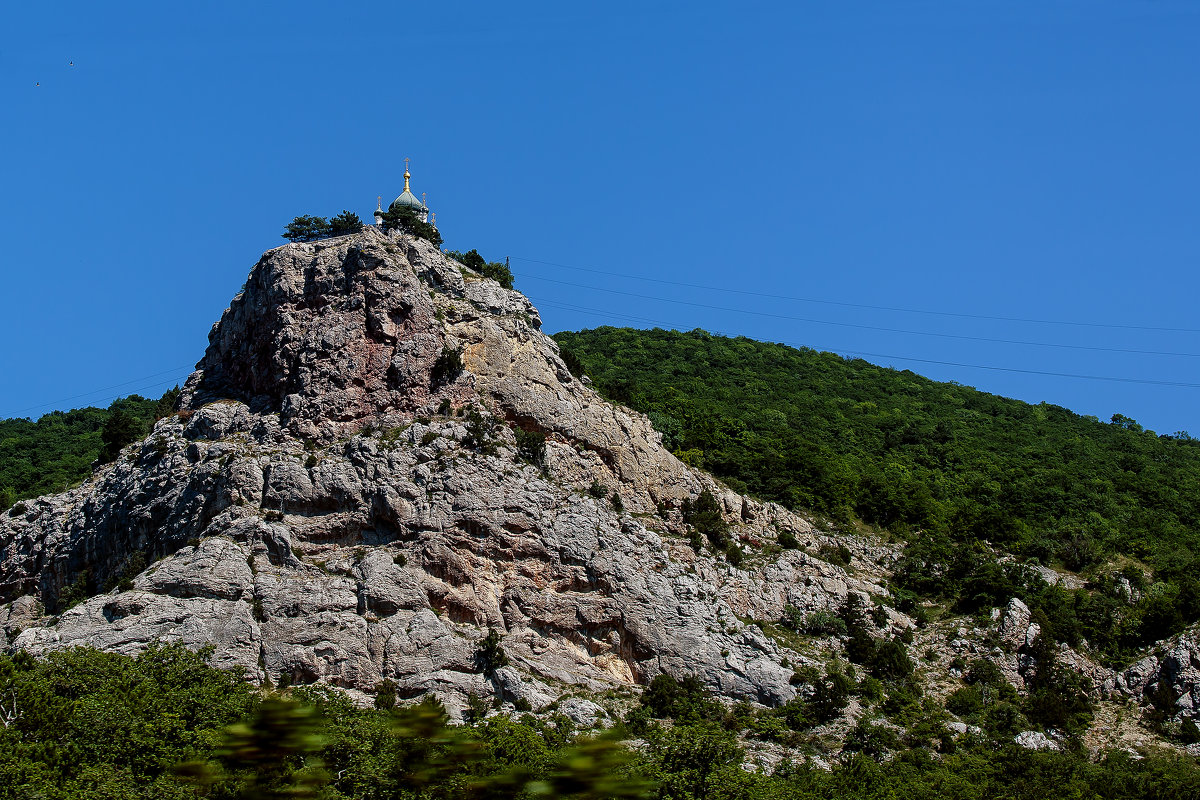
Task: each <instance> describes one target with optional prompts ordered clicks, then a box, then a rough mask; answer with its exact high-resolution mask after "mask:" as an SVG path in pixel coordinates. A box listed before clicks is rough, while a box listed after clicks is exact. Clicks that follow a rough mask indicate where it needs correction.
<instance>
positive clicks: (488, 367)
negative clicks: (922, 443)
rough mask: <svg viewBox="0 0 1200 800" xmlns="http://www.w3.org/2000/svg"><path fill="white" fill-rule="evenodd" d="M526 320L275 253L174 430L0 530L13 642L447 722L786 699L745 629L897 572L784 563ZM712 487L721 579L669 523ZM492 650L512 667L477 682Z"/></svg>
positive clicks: (480, 301) (782, 526) (320, 251)
mask: <svg viewBox="0 0 1200 800" xmlns="http://www.w3.org/2000/svg"><path fill="white" fill-rule="evenodd" d="M540 324H541V323H540V319H539V317H538V314H537V311H536V309H534V308H533V307H532V306H531V305H530V303H529V301H528V300H526V299H525V298H524V297H523V296H522V295H520V294H518V293H517V292H513V291H509V290H506V289H503V288H502V287H500V286H499V285H497V284H496V283H494V282H492V281H489V280H485V279H483V278H481V277H480V276H478V275H475V274H474V273H472V272H471V271H470V270H468V269H466V268H465V267H461V266H460V265H458V264H457V263H456V262H453V261H450V260H448V259H447V258H446V257H445V256H443V255H442V254H441V253H440V252H438V251H437V250H436V249H435V248H433V247H432V246H431V245H429V244H428V243H427V242H424V241H422V240H412V239H407V238H404V237H398V236H391V237H389V236H386V235H384V234H382V233H380V232H379V231H378V230H376V229H374V228H367V229H365V230H364V231H363V232H362V233H359V234H356V235H353V236H346V237H341V238H337V239H330V240H326V241H324V242H318V243H310V244H292V245H287V246H284V247H281V248H278V249H275V250H272V251H269V252H268V253H266V254H265V255H264V256H263V257H262V259H261V260H260V261H259V262H258V263H257V264H256V265H255V267H254V269H253V271H252V272H251V274H250V276H249V278H248V280H247V282H246V286H245V288H244V289H243V291H242V292H241V293H240V294H238V296H237V297H235V298H234V300H233V302H232V303H231V305H230V307H229V308H228V309H227V310H226V311H225V313H224V315H223V316H222V318H221V320H220V321H219V322H218V323H217V324H216V325H215V326H214V328H213V330H212V332H211V333H210V336H209V340H210V345H209V347H208V350H207V352H206V353H205V355H204V358H203V359H202V360H201V361H200V363H199V364H198V367H197V370H196V372H195V373H194V374H193V375H192V376H191V378H190V379H189V380H188V382H187V385H186V387H185V390H184V393H183V395H182V397H181V399H180V407H179V409H178V411H177V413H175V414H174V415H173V416H171V417H168V418H165V419H163V420H160V421H159V422H158V423H157V424H156V425H155V427H154V430H153V431H152V432H151V434H150V435H149V436H148V437H147V438H146V439H145V440H144V441H142V442H140V443H138V444H136V445H131V446H130V447H128V448H126V449H125V451H124V452H123V453H122V455H121V457H120V458H119V459H118V460H117V462H116V463H114V464H111V465H108V466H105V467H103V468H101V469H100V470H99V471H98V472H97V473H96V474H95V475H94V476H93V477H92V479H90V480H89V481H88V482H86V483H85V484H84V485H82V486H80V487H78V488H76V489H73V490H71V491H69V492H66V493H63V494H60V495H54V496H48V497H42V498H38V499H37V500H34V501H27V502H26V503H23V504H20V505H18V506H16V507H14V508H13V509H11V510H9V511H8V512H7V513H0V604H3V605H0V623H2V629H3V632H4V636H5V640H6V642H7V644H8V645H9V646H10V647H24V648H27V649H28V650H30V651H31V652H34V653H39V652H44V651H47V650H51V649H55V648H62V647H70V646H74V645H91V646H95V647H101V648H104V649H108V650H114V651H118V652H124V653H133V652H136V651H138V650H140V649H141V648H144V647H145V646H146V645H147V644H149V643H150V642H152V641H154V640H156V639H162V640H173V641H182V642H184V643H186V644H187V645H188V646H193V647H201V646H204V645H212V646H213V647H214V660H215V662H216V663H218V664H220V665H223V666H228V667H231V668H232V667H239V668H242V669H243V670H245V672H246V674H247V675H248V677H250V678H252V679H257V680H268V679H269V680H272V681H279V680H286V681H289V682H291V683H306V682H316V681H322V682H326V683H330V684H334V685H338V686H342V687H346V688H347V689H351V690H359V691H368V692H369V691H372V690H373V689H374V687H375V686H377V685H378V683H379V682H380V681H382V680H385V679H389V680H392V681H394V682H395V683H396V684H397V686H398V692H399V694H400V696H402V697H416V696H418V695H421V694H424V693H427V692H437V693H439V695H441V696H442V697H443V699H444V700H445V702H446V703H447V705H448V706H449V707H450V709H451V710H452V711H456V710H458V709H461V708H462V707H463V705H464V704H465V702H466V698H467V696H468V695H470V694H474V695H496V696H499V697H500V698H502V699H503V700H505V701H508V702H516V701H518V700H524V701H525V702H528V703H530V705H532V706H535V707H536V706H538V705H544V704H546V703H549V702H551V701H553V700H554V699H556V698H558V697H560V696H561V695H563V694H564V693H567V692H572V691H577V690H580V689H583V690H595V691H599V690H603V689H607V688H611V687H614V686H621V685H629V684H633V683H643V682H646V681H648V680H649V679H650V678H652V677H653V676H654V675H656V674H658V673H660V672H668V673H671V674H673V675H676V676H682V675H684V674H695V675H697V676H699V677H700V678H701V680H702V681H703V682H704V684H705V685H706V686H708V687H709V688H711V689H713V690H714V691H716V692H718V693H720V694H723V695H725V696H728V697H736V698H745V699H749V700H752V701H757V702H761V703H765V704H778V703H782V702H786V701H787V700H789V699H790V698H792V697H793V696H794V695H795V689H794V688H793V687H792V686H791V685H790V684H789V679H790V678H791V676H792V673H793V669H794V667H796V666H799V665H801V664H804V663H806V658H805V657H804V656H803V655H801V654H798V653H795V652H792V651H790V650H787V649H786V648H784V647H782V646H781V645H779V644H778V643H776V641H774V640H773V639H772V638H770V637H769V636H768V635H766V634H765V633H764V631H763V629H761V628H760V627H759V626H758V625H756V624H755V623H754V621H755V620H767V621H776V620H778V619H779V617H780V615H781V613H782V610H783V607H784V606H785V605H787V604H790V605H793V606H795V607H797V608H800V609H803V610H809V611H811V610H818V609H834V608H836V607H838V606H839V605H840V604H841V602H842V600H843V598H844V597H845V595H846V593H847V592H849V591H856V592H862V593H869V594H871V595H874V596H876V597H880V596H883V597H886V596H887V591H886V589H885V588H884V587H883V586H882V585H881V575H882V574H883V573H884V572H885V570H886V567H887V566H888V564H889V563H890V562H891V560H893V559H894V558H895V557H896V551H895V550H894V549H892V548H890V547H888V546H884V545H873V544H871V543H870V542H869V541H868V540H865V539H863V538H859V537H855V538H848V539H846V540H844V543H845V544H846V546H847V547H849V548H850V550H851V552H852V554H853V565H852V566H853V576H852V575H851V574H849V573H848V572H847V571H846V570H843V569H842V568H840V567H837V566H834V565H832V564H829V563H826V562H824V561H822V560H820V559H818V558H816V557H815V556H813V555H811V554H810V553H809V552H804V551H794V550H793V551H782V553H781V552H780V551H779V549H778V548H777V547H774V545H773V543H774V542H775V540H776V538H777V536H778V534H779V532H781V531H788V532H790V533H791V534H793V535H794V536H795V537H796V538H797V539H798V540H799V541H800V543H801V544H802V545H804V546H805V548H806V550H808V551H811V552H815V551H816V550H817V549H818V548H819V546H820V545H821V544H823V543H827V542H828V541H829V538H830V537H829V535H828V534H824V533H820V532H818V531H816V530H815V529H814V528H813V526H812V525H811V524H810V523H809V522H807V521H806V520H803V519H801V518H798V517H796V516H794V515H792V514H790V513H789V512H787V511H786V510H785V509H783V508H781V507H779V506H776V505H773V504H760V503H757V502H754V501H752V500H749V499H746V498H742V497H740V496H738V495H736V494H735V493H733V492H730V491H729V490H728V489H725V488H724V487H722V486H720V485H719V484H717V483H716V482H715V481H713V479H712V478H711V477H709V476H707V475H705V474H703V473H700V472H697V471H694V470H692V469H690V468H689V467H687V466H685V465H684V464H682V463H681V462H680V461H678V460H677V459H676V458H675V457H674V456H672V455H671V454H670V453H668V452H667V451H666V450H665V449H664V448H663V447H662V445H661V437H660V436H659V434H657V433H656V432H655V431H654V430H653V428H652V427H651V425H650V423H649V420H648V419H647V418H646V417H644V416H642V415H640V414H637V413H635V412H632V411H630V410H628V409H625V408H621V407H618V406H614V405H611V404H609V403H607V402H605V401H603V400H602V399H601V398H600V397H599V396H598V395H597V394H596V393H595V392H594V391H592V390H591V389H590V388H588V387H587V386H585V385H584V384H583V383H582V382H581V381H580V380H578V379H576V378H574V377H573V376H572V375H571V374H570V372H569V371H568V370H567V368H566V366H565V364H564V363H563V361H562V359H561V358H560V357H559V354H558V348H557V346H556V344H555V343H554V341H553V340H552V339H550V338H549V337H547V336H546V335H544V334H542V333H541V331H540V330H539V328H540ZM446 354H459V360H460V361H461V363H462V366H463V370H462V371H461V373H459V374H455V371H454V370H453V369H447V368H446V367H447V365H448V364H451V363H452V361H453V359H452V358H448V356H447V355H446ZM531 432H532V434H534V436H533V437H532V438H531V436H530V434H531ZM518 436H520V437H523V438H522V439H521V440H520V441H519V440H518ZM540 436H544V437H545V438H544V452H539V448H538V447H537V441H536V440H537V438H538V437H540ZM704 490H707V491H710V492H712V493H713V494H714V496H715V497H716V498H718V500H719V501H720V502H721V504H722V506H723V508H724V510H725V512H726V513H725V516H726V520H727V522H728V523H729V525H730V530H731V534H732V536H733V538H734V539H735V541H736V542H737V543H738V544H739V545H740V546H741V547H742V548H743V550H744V552H745V553H746V556H745V558H744V560H743V562H742V564H741V566H740V567H739V568H735V567H733V566H731V565H730V564H729V563H727V562H726V561H725V559H724V558H723V557H721V556H717V555H714V554H713V553H712V552H710V551H706V552H704V553H702V554H697V553H696V552H694V551H693V549H692V548H691V546H689V544H688V541H687V536H686V533H687V530H686V525H685V523H684V520H683V518H682V514H681V506H682V503H683V501H684V500H686V499H694V498H696V497H697V496H698V495H699V494H700V492H702V491H704ZM145 565H148V566H145ZM72 594H78V595H90V597H88V599H86V600H85V601H84V602H82V603H80V604H78V605H75V606H74V607H71V608H66V607H65V606H66V605H67V604H66V603H65V602H63V601H64V599H65V598H66V597H68V596H71V595H72ZM909 624H911V623H910V622H909V621H908V619H907V618H906V617H904V615H902V614H897V613H894V612H892V613H890V621H889V625H898V626H906V625H909ZM489 630H495V631H498V632H500V633H501V634H503V635H504V640H503V648H504V650H505V652H506V653H507V655H508V657H509V660H510V664H509V666H508V667H504V668H502V669H496V670H490V669H487V668H485V665H482V664H481V663H480V647H479V643H480V640H481V639H482V638H483V637H484V635H485V634H486V633H487V632H488V631H489ZM785 664H786V666H785ZM570 707H571V709H572V710H573V711H574V712H576V714H577V715H578V716H579V717H580V718H581V719H582V718H583V717H590V716H592V715H593V712H594V709H592V708H590V706H588V705H585V704H583V703H579V702H575V703H572V704H570Z"/></svg>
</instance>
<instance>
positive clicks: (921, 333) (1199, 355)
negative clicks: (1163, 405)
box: [522, 274, 1200, 358]
mask: <svg viewBox="0 0 1200 800" xmlns="http://www.w3.org/2000/svg"><path fill="white" fill-rule="evenodd" d="M522 277H523V278H527V279H531V280H535V281H546V282H548V283H559V284H562V285H563V286H571V287H573V288H576V289H588V290H589V291H594V292H608V293H609V294H618V295H623V296H625V297H637V298H640V299H642V300H654V301H657V302H660V303H675V304H677V305H684V306H694V307H696V308H707V309H710V310H713V311H728V312H732V313H735V314H753V315H755V316H760V317H771V318H774V319H786V320H790V321H793V322H807V323H809V324H812V325H833V326H836V327H839V328H857V329H859V330H867V331H879V332H882V333H902V334H907V335H910V336H931V337H934V338H938V339H958V340H962V341H969V342H990V343H992V344H1014V345H1020V346H1023V347H1054V348H1058V349H1062V350H1088V351H1092V352H1099V353H1127V354H1132V355H1142V356H1175V357H1180V358H1200V353H1177V352H1172V351H1164V350H1138V349H1134V348H1125V347H1097V346H1094V345H1086V344H1063V343H1061V342H1032V341H1027V340H1022V339H997V338H994V337H990V336H969V335H967V334H961V333H935V332H933V331H914V330H908V329H905V328H887V327H883V326H880V325H863V324H861V323H856V322H836V321H834V320H824V319H813V318H811V317H797V316H793V315H791V314H776V313H772V312H770V311H752V310H750V309H745V308H730V307H728V306H717V305H712V304H711V303H697V302H694V301H691V300H676V299H673V298H670V297H655V296H653V295H647V294H639V293H637V292H627V291H624V290H622V289H608V288H605V287H603V286H588V285H586V284H582V283H572V282H571V281H564V280H560V279H558V278H544V277H541V276H539V275H529V274H526V275H523V276H522Z"/></svg>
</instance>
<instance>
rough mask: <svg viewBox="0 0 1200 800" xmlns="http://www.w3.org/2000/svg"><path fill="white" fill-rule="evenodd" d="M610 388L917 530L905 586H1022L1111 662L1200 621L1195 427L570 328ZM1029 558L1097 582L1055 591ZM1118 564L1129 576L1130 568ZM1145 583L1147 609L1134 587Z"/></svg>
mask: <svg viewBox="0 0 1200 800" xmlns="http://www.w3.org/2000/svg"><path fill="white" fill-rule="evenodd" d="M555 339H556V340H557V341H558V342H559V344H560V345H561V347H562V349H563V354H564V358H565V359H566V360H567V362H568V365H569V366H571V367H572V369H573V370H575V371H577V372H578V371H581V370H582V371H586V373H587V374H588V375H589V376H590V377H591V379H592V380H593V381H594V382H595V384H596V386H597V388H598V389H599V390H600V391H601V393H603V394H604V395H605V396H606V397H608V398H609V399H612V400H615V401H618V402H621V403H625V404H627V405H629V406H630V407H632V408H634V409H636V410H638V411H642V412H644V413H647V414H648V415H649V416H650V419H651V421H652V422H653V423H654V425H655V427H656V428H657V429H658V430H659V431H660V432H662V434H663V441H664V443H665V444H666V446H667V447H668V448H670V449H671V450H672V451H674V452H675V453H676V454H677V455H678V456H679V457H680V458H682V459H683V460H684V461H687V462H688V463H691V464H693V465H696V466H700V467H703V468H704V469H707V470H709V471H710V472H712V473H713V474H715V475H717V476H719V477H721V478H722V479H724V480H725V481H726V482H727V483H729V484H730V485H731V486H732V487H734V488H735V489H738V490H741V491H745V492H748V493H750V494H752V495H756V496H758V497H761V498H765V499H770V500H775V501H778V502H780V503H783V504H785V505H787V506H789V507H791V508H796V509H808V510H812V511H815V512H817V513H819V514H822V515H825V516H827V517H829V518H830V519H832V520H834V521H835V522H841V523H843V524H846V525H851V524H855V523H857V522H860V521H861V522H865V523H868V524H872V525H876V526H879V527H880V528H885V529H888V530H890V531H892V532H893V533H895V534H896V535H898V536H901V537H905V538H907V539H908V540H909V541H910V546H909V548H908V551H907V552H908V555H907V557H906V559H905V560H904V561H903V562H902V563H901V565H900V569H899V570H898V573H897V576H896V588H897V589H898V593H899V594H900V596H901V599H902V600H903V599H904V597H905V596H906V593H907V595H909V596H910V597H920V598H934V599H938V600H943V601H947V602H951V603H953V607H954V610H956V611H974V610H978V609H979V608H981V607H983V606H985V605H989V604H991V605H994V604H997V603H1002V602H1004V601H1005V600H1006V599H1007V598H1008V597H1010V596H1013V595H1019V596H1023V597H1024V598H1025V599H1026V601H1027V602H1030V604H1031V605H1032V606H1035V607H1038V608H1040V609H1041V611H1042V612H1043V613H1044V614H1045V615H1046V616H1047V617H1049V622H1050V623H1051V631H1052V633H1053V634H1054V635H1055V636H1056V638H1058V639H1059V640H1062V641H1069V642H1071V643H1073V644H1077V643H1078V642H1079V641H1080V640H1081V639H1083V638H1086V639H1087V640H1088V641H1089V642H1090V643H1091V644H1092V645H1093V646H1094V647H1095V648H1097V650H1098V651H1099V653H1100V655H1101V656H1103V657H1106V658H1108V659H1110V660H1120V659H1122V658H1128V657H1129V656H1130V655H1131V654H1132V653H1133V652H1134V651H1136V649H1137V648H1138V647H1140V646H1143V645H1145V644H1147V643H1149V642H1152V641H1155V640H1157V639H1160V638H1162V637H1163V636H1166V635H1168V634H1170V633H1172V632H1174V631H1177V630H1179V629H1181V628H1182V627H1183V626H1184V625H1185V624H1187V623H1190V622H1193V621H1195V620H1197V619H1200V583H1198V582H1197V578H1196V573H1197V571H1198V568H1200V563H1198V562H1197V558H1198V557H1200V440H1196V439H1194V438H1192V437H1191V436H1189V435H1188V434H1187V433H1184V432H1178V433H1173V434H1170V435H1156V434H1155V433H1154V432H1153V431H1147V430H1143V429H1142V427H1141V426H1140V425H1138V424H1137V423H1136V422H1135V421H1134V420H1132V419H1129V418H1127V417H1124V416H1122V415H1120V414H1117V415H1114V416H1113V418H1112V420H1111V421H1110V422H1101V421H1100V420H1098V419H1096V418H1094V417H1082V416H1079V415H1078V414H1074V413H1072V412H1071V411H1068V410H1067V409H1065V408H1061V407H1059V406H1055V405H1050V404H1048V403H1042V404H1039V405H1031V404H1028V403H1024V402H1020V401H1018V400H1011V399H1007V398H1003V397H999V396H996V395H992V394H987V393H985V392H980V391H977V390H975V389H972V388H969V387H966V386H961V385H958V384H953V383H939V382H936V381H932V380H929V379H927V378H923V377H921V376H919V375H916V374H914V373H912V372H908V371H897V370H893V369H887V368H883V367H879V366H875V365H873V364H870V363H868V362H866V361H863V360H860V359H845V358H842V357H840V356H837V355H835V354H832V353H821V352H817V351H815V350H811V349H795V348H792V347H787V346H784V345H778V344H769V343H764V342H757V341H753V340H751V339H746V338H726V337H720V336H713V335H710V334H708V333H705V332H704V331H699V330H697V331H691V332H688V333H680V332H675V331H664V330H657V329H656V330H649V331H645V330H631V329H626V328H610V327H605V328H598V329H596V330H590V331H582V332H578V333H573V332H563V333H558V334H555ZM982 542H988V543H990V544H991V545H993V546H995V547H997V548H1000V549H1002V550H1005V551H1008V552H1011V553H1014V554H1016V555H1017V556H1019V557H1021V558H1022V559H1023V560H1024V561H1025V562H1026V563H1040V564H1048V565H1049V564H1053V565H1056V566H1060V567H1064V568H1066V569H1068V570H1072V571H1076V572H1082V573H1085V574H1086V575H1088V576H1089V577H1091V578H1092V580H1093V585H1092V586H1091V587H1090V588H1091V589H1092V591H1087V592H1082V591H1081V592H1076V593H1070V592H1064V591H1061V590H1051V589H1050V588H1049V587H1046V586H1045V585H1044V584H1042V583H1040V582H1039V580H1038V579H1037V578H1036V577H1035V576H1033V575H1031V574H1030V572H1029V571H1028V570H1022V569H1021V568H1020V566H1019V565H1014V566H1007V567H1006V566H1002V565H1000V564H997V563H996V560H995V558H994V556H992V555H990V554H988V553H982V555H983V557H980V556H981V551H980V549H979V548H980V546H981V545H980V543H982ZM1118 569H1120V570H1121V573H1120V574H1119V575H1117V574H1115V573H1116V571H1117V570H1118ZM1123 581H1128V582H1129V585H1131V586H1132V587H1133V589H1134V590H1135V591H1136V592H1137V593H1138V595H1139V597H1140V601H1139V602H1138V603H1137V604H1136V605H1135V606H1134V607H1132V608H1130V607H1128V604H1126V603H1125V602H1123V600H1122V597H1121V593H1122V592H1125V593H1126V595H1127V594H1128V592H1127V591H1126V590H1125V588H1124V583H1123Z"/></svg>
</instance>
